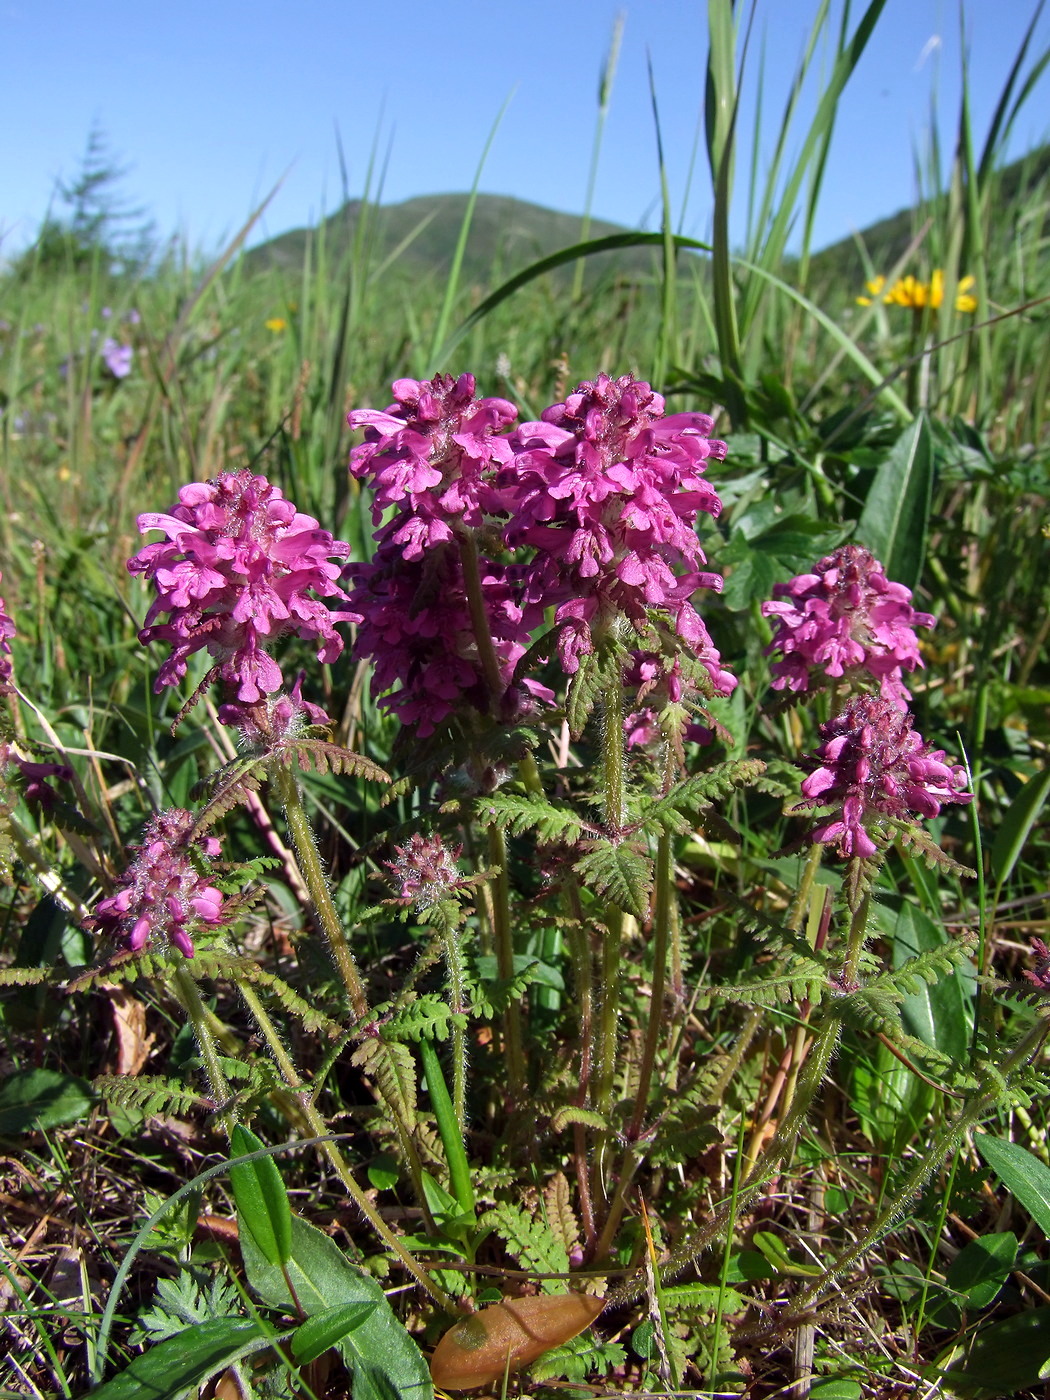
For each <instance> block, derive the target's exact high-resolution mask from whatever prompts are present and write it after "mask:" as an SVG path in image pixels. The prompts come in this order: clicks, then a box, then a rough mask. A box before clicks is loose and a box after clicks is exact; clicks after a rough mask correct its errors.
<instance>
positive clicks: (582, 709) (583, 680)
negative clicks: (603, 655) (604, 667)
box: [565, 655, 602, 739]
mask: <svg viewBox="0 0 1050 1400" xmlns="http://www.w3.org/2000/svg"><path fill="white" fill-rule="evenodd" d="M601 693H602V678H601V673H600V669H599V667H598V662H597V659H596V657H594V656H593V655H591V656H581V657H580V665H579V669H578V670H577V672H576V674H575V675H574V676H573V678H572V680H571V681H570V683H569V694H568V696H567V698H566V705H565V718H566V719H567V720H568V722H569V733H570V734H571V735H572V737H573V738H574V739H578V738H579V737H580V735H581V734H582V733H583V731H584V730H585V729H586V727H587V721H588V720H589V719H590V717H591V712H592V711H593V710H594V707H595V705H596V704H597V703H598V700H599V699H600V697H601Z"/></svg>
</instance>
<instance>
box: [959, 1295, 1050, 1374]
mask: <svg viewBox="0 0 1050 1400" xmlns="http://www.w3.org/2000/svg"><path fill="white" fill-rule="evenodd" d="M1048 1366H1050V1308H1032V1309H1030V1310H1029V1311H1028V1312H1022V1313H1017V1314H1016V1315H1015V1316H1014V1317H1007V1318H1004V1319H1003V1321H1002V1322H993V1323H992V1325H991V1326H990V1327H985V1328H984V1330H983V1331H981V1332H978V1333H977V1336H976V1337H975V1338H974V1340H973V1345H972V1346H971V1347H970V1349H969V1351H968V1353H967V1355H966V1358H965V1359H964V1360H963V1362H962V1363H961V1364H960V1365H959V1366H950V1367H949V1368H948V1370H947V1371H946V1372H944V1374H945V1375H946V1376H947V1377H948V1379H949V1380H950V1383H951V1389H952V1391H958V1392H961V1393H962V1394H966V1393H967V1392H968V1391H970V1390H981V1391H990V1392H991V1394H992V1395H1003V1396H1008V1395H1019V1394H1020V1393H1021V1392H1022V1391H1026V1390H1028V1388H1029V1387H1030V1386H1036V1385H1038V1384H1039V1382H1040V1381H1042V1380H1044V1379H1045V1378H1046V1372H1047V1367H1048Z"/></svg>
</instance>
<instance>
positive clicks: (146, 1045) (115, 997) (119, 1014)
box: [105, 986, 154, 1078]
mask: <svg viewBox="0 0 1050 1400" xmlns="http://www.w3.org/2000/svg"><path fill="white" fill-rule="evenodd" d="M105 992H106V995H107V996H108V997H109V1004H110V1008H111V1010H112V1012H113V1029H114V1031H115V1032H116V1036H117V1063H116V1068H115V1070H114V1073H115V1074H126V1075H128V1076H130V1077H131V1078H134V1077H135V1076H136V1075H138V1074H141V1073H142V1071H143V1068H144V1067H145V1064H146V1061H147V1060H148V1059H149V1057H150V1053H151V1051H152V1050H153V1042H154V1037H153V1036H152V1035H147V1034H146V1008H145V1007H144V1006H143V1004H142V1002H141V1001H139V999H138V998H137V997H134V996H132V995H131V993H130V992H129V991H128V989H127V988H126V987H118V986H107V987H106V988H105Z"/></svg>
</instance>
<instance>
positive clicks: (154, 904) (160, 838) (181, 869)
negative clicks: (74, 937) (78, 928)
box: [91, 807, 224, 958]
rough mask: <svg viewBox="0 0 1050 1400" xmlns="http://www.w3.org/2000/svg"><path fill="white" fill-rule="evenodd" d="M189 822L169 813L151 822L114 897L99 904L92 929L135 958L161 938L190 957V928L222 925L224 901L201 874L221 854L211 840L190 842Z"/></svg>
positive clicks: (186, 815)
mask: <svg viewBox="0 0 1050 1400" xmlns="http://www.w3.org/2000/svg"><path fill="white" fill-rule="evenodd" d="M193 821H194V819H193V816H192V814H191V813H190V812H186V811H183V810H182V808H180V807H170V808H168V809H167V811H164V812H160V813H159V814H158V815H157V816H155V817H154V818H153V819H152V821H150V822H149V823H148V824H147V826H146V830H145V832H144V834H143V840H142V844H141V845H140V846H138V847H136V848H134V849H135V851H136V854H135V858H134V860H133V861H132V862H131V864H130V866H129V867H128V869H127V870H126V872H125V873H124V875H123V877H122V878H121V881H120V886H119V888H118V890H117V892H116V894H113V895H110V897H109V898H108V899H103V900H101V901H100V903H99V904H98V906H97V908H96V910H95V913H94V916H93V917H92V920H91V923H92V925H93V927H94V928H95V929H97V930H98V931H99V932H100V933H103V934H106V935H108V936H109V937H111V938H113V939H115V940H116V941H117V942H118V943H120V944H121V945H122V946H123V947H124V948H125V949H127V950H128V951H129V952H132V953H137V952H139V951H141V949H143V948H144V947H145V946H146V944H147V943H149V942H150V941H152V940H154V939H157V938H161V939H163V940H164V941H165V942H167V943H169V944H170V945H171V946H172V947H173V948H176V949H178V951H179V952H180V953H181V954H182V955H183V957H187V958H192V957H193V939H192V937H191V936H190V929H191V927H192V925H193V923H194V922H198V923H203V924H208V925H211V926H213V927H214V926H215V925H217V924H222V923H223V922H224V913H223V897H222V894H221V893H220V891H219V890H217V889H216V888H215V887H214V885H209V884H208V882H207V879H206V878H205V876H204V875H202V874H201V872H200V867H206V866H207V864H208V863H210V862H213V861H214V860H215V858H216V857H217V856H218V855H219V854H220V847H219V843H218V841H217V840H216V839H215V837H214V836H195V835H194V834H193Z"/></svg>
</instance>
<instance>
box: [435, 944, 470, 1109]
mask: <svg viewBox="0 0 1050 1400" xmlns="http://www.w3.org/2000/svg"><path fill="white" fill-rule="evenodd" d="M441 937H442V943H443V944H444V949H445V967H446V969H447V971H448V993H449V1005H450V1006H451V1008H452V1011H453V1013H454V1014H456V1015H458V1016H459V1017H460V1018H461V1019H460V1020H459V1021H453V1022H452V1104H453V1107H454V1109H455V1113H456V1122H457V1123H458V1124H459V1131H460V1135H461V1136H464V1135H465V1134H466V1131H467V1027H466V1019H467V1015H466V1013H467V988H466V980H465V977H464V972H463V943H462V939H461V938H460V931H459V929H458V928H457V927H456V926H455V924H454V923H453V922H452V921H451V920H449V921H447V922H446V924H445V926H444V928H443V929H442V935H441Z"/></svg>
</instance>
